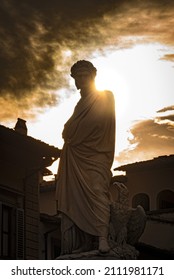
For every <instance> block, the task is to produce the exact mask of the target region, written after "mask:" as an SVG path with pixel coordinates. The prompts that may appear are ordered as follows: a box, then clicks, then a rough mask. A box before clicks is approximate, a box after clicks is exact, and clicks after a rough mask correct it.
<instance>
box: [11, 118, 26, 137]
mask: <svg viewBox="0 0 174 280" xmlns="http://www.w3.org/2000/svg"><path fill="white" fill-rule="evenodd" d="M14 130H15V131H16V132H18V133H20V134H23V135H27V126H26V121H25V120H23V119H20V118H18V120H17V122H16V125H15V127H14Z"/></svg>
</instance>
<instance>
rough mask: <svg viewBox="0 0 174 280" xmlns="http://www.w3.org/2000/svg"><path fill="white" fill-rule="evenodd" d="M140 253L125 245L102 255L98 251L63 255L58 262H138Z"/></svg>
mask: <svg viewBox="0 0 174 280" xmlns="http://www.w3.org/2000/svg"><path fill="white" fill-rule="evenodd" d="M138 255H139V252H138V251H137V250H136V249H135V248H134V247H133V246H131V245H128V244H125V245H122V246H121V245H120V246H116V247H114V248H112V249H111V250H110V251H109V253H107V254H101V253H100V252H99V251H98V250H93V251H89V252H82V253H78V254H69V255H61V256H59V257H58V258H57V259H56V260H136V259H137V257H138Z"/></svg>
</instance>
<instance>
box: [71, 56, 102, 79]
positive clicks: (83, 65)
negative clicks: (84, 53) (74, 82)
mask: <svg viewBox="0 0 174 280" xmlns="http://www.w3.org/2000/svg"><path fill="white" fill-rule="evenodd" d="M82 73H84V74H86V75H90V76H91V77H92V78H93V79H94V78H95V76H96V73H97V69H96V68H95V67H94V65H93V64H92V63H91V62H90V61H87V60H79V61H77V62H76V63H75V64H74V65H73V66H72V67H71V77H73V78H74V79H75V78H76V76H77V75H79V74H82Z"/></svg>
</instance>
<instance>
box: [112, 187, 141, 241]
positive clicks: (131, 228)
mask: <svg viewBox="0 0 174 280" xmlns="http://www.w3.org/2000/svg"><path fill="white" fill-rule="evenodd" d="M113 186H114V187H116V188H117V190H118V199H117V201H112V202H111V205H110V230H109V239H110V242H111V243H112V244H115V245H125V244H129V245H132V246H134V245H135V244H136V243H137V242H138V240H139V238H140V236H141V235H142V233H143V231H144V229H145V225H146V214H145V211H144V209H143V207H142V206H141V205H138V206H137V207H136V208H130V207H129V205H128V202H129V192H128V189H127V187H126V186H125V185H124V184H123V183H120V182H114V183H113Z"/></svg>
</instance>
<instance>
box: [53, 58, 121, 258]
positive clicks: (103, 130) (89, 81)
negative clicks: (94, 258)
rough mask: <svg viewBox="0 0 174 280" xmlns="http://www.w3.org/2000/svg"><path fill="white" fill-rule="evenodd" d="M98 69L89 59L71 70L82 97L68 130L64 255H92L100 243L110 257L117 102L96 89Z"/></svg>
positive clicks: (62, 203) (61, 174) (63, 167)
mask: <svg viewBox="0 0 174 280" xmlns="http://www.w3.org/2000/svg"><path fill="white" fill-rule="evenodd" d="M96 72H97V69H96V68H95V67H94V66H93V64H92V63H91V62H89V61H86V60H80V61H78V62H76V63H75V64H74V65H73V66H72V67H71V76H72V77H73V78H74V81H75V85H76V87H77V89H78V90H80V95H81V98H80V100H79V102H78V103H77V105H76V107H75V109H74V113H73V115H72V116H71V118H70V119H69V120H68V122H67V123H66V124H65V126H64V130H63V134H62V135H63V138H64V146H63V149H62V152H61V155H60V162H59V170H58V180H57V190H56V193H57V194H56V195H57V201H58V203H57V205H58V210H59V212H60V213H61V220H62V223H61V232H62V239H61V240H62V246H61V247H62V254H63V255H64V254H72V253H75V252H76V253H77V252H78V253H80V252H83V251H87V250H89V247H90V244H91V242H90V240H92V239H97V243H98V249H99V251H100V252H101V253H107V252H108V251H109V250H110V248H109V244H108V233H109V218H110V207H109V191H108V190H109V185H110V181H111V177H112V173H111V167H112V163H113V159H114V148H115V102H114V96H113V93H112V92H110V91H106V90H104V91H98V90H97V89H96V87H95V76H96Z"/></svg>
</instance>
